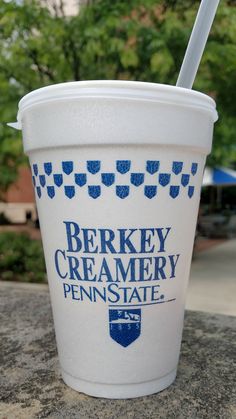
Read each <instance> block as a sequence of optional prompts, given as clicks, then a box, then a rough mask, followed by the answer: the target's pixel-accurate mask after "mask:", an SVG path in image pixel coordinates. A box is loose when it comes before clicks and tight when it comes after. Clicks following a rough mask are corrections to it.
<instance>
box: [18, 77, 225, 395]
mask: <svg viewBox="0 0 236 419" xmlns="http://www.w3.org/2000/svg"><path fill="white" fill-rule="evenodd" d="M18 115H19V116H18V120H19V124H21V125H22V130H23V139H24V149H25V152H26V153H27V154H28V156H29V159H30V164H31V168H32V179H33V184H34V188H35V195H36V201H37V208H38V213H39V219H40V226H41V231H42V238H43V246H44V253H45V259H46V265H47V273H48V281H49V287H50V295H51V302H52V309H53V317H54V322H55V330H56V340H57V347H58V353H59V360H60V365H61V371H62V377H63V379H64V381H65V382H66V383H67V384H68V385H69V386H71V387H72V388H74V389H76V390H78V391H81V392H84V393H87V394H90V395H93V396H101V397H108V398H130V397H137V396H143V395H147V394H151V393H155V392H158V391H161V390H163V389H164V388H166V387H167V386H169V385H170V384H171V383H172V382H173V381H174V379H175V376H176V370H177V364H178V358H179V352H180V344H181V335H182V327H183V317H184V304H185V295H186V287H187V283H188V276H189V269H190V262H191V255H192V248H193V239H194V232H195V226H196V219H197V213H198V206H199V197H200V190H201V182H202V176H203V168H204V163H205V158H206V155H207V154H208V153H209V152H210V149H211V142H212V132H213V124H214V121H216V119H217V113H216V110H215V103H214V101H213V100H212V99H211V98H209V97H208V96H206V95H203V94H201V93H198V92H195V91H191V90H187V89H182V88H177V87H173V86H166V85H158V84H151V83H141V82H124V81H91V82H73V83H64V84H59V85H55V86H50V87H45V88H42V89H39V90H36V91H34V92H32V93H29V94H28V95H26V96H25V97H24V98H23V99H22V100H21V101H20V104H19V114H18ZM46 350H47V348H45V351H46Z"/></svg>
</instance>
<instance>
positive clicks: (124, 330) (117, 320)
mask: <svg viewBox="0 0 236 419" xmlns="http://www.w3.org/2000/svg"><path fill="white" fill-rule="evenodd" d="M109 329H110V336H111V338H112V339H113V340H114V341H115V342H117V343H119V344H120V345H121V346H123V347H124V348H126V347H127V346H129V345H130V344H131V343H133V342H134V341H135V340H136V339H137V338H138V337H139V336H140V333H141V309H140V308H139V309H136V308H135V309H129V308H125V309H109Z"/></svg>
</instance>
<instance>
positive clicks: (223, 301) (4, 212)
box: [0, 0, 236, 315]
mask: <svg viewBox="0 0 236 419" xmlns="http://www.w3.org/2000/svg"><path fill="white" fill-rule="evenodd" d="M199 4H200V2H199V1H190V0H178V1H175V0H170V1H158V0H142V1H139V0H129V1H126V0H88V1H85V0H84V1H75V0H64V1H63V0H27V1H24V0H15V1H10V0H5V1H4V0H0V121H1V122H2V123H1V124H0V279H1V280H5V281H6V280H7V281H12V280H13V281H24V282H45V283H46V281H47V279H46V274H45V265H44V258H43V251H42V244H41V236H40V229H39V223H38V217H37V211H36V206H35V200H34V194H33V189H32V185H31V173H30V170H29V167H28V162H27V159H26V157H25V156H24V155H23V151H22V142H21V132H20V131H15V130H13V129H10V128H9V127H7V125H6V122H10V121H15V119H16V114H17V104H18V101H19V99H20V98H21V97H22V96H23V95H25V94H26V93H28V92H30V91H31V90H34V89H37V88H39V87H42V86H46V85H50V84H54V83H60V82H64V81H72V80H93V79H117V80H141V81H148V82H157V83H168V84H175V82H176V80H177V75H178V72H179V69H180V66H181V63H182V60H183V56H184V52H185V49H186V46H187V42H188V39H189V36H190V32H191V29H192V26H193V22H194V19H195V17H196V13H197V9H198V7H199ZM194 89H195V90H199V91H202V92H204V93H206V94H208V95H210V96H212V97H213V98H214V99H215V100H216V102H217V109H218V112H219V121H218V122H217V124H216V126H215V132H214V142H213V151H212V154H211V156H210V157H209V158H208V160H207V166H206V170H205V174H204V180H203V187H202V197H201V205H200V210H199V217H198V223H197V230H196V237H195V244H194V252H193V263H192V271H191V280H190V286H189V292H188V299H187V307H188V308H192V309H199V310H204V311H212V312H221V313H223V314H232V315H236V304H235V297H234V296H235V295H236V262H235V261H236V142H235V136H236V1H235V0H231V1H226V0H221V2H220V6H219V8H218V12H217V16H216V19H215V21H214V24H213V28H212V30H211V34H210V37H209V40H208V43H207V47H206V49H205V52H204V55H203V59H202V61H201V65H200V69H199V71H198V75H197V78H196V81H195V83H194Z"/></svg>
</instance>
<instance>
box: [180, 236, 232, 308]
mask: <svg viewBox="0 0 236 419" xmlns="http://www.w3.org/2000/svg"><path fill="white" fill-rule="evenodd" d="M186 307H187V309H191V310H201V311H206V312H212V313H220V314H227V315H232V316H236V239H233V240H229V241H226V242H224V243H221V244H219V245H217V246H215V247H213V248H211V249H209V250H206V251H204V252H199V253H197V254H196V255H195V257H194V259H193V262H192V267H191V274H190V282H189V287H188V294H187V304H186Z"/></svg>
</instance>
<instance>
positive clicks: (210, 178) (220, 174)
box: [202, 167, 236, 207]
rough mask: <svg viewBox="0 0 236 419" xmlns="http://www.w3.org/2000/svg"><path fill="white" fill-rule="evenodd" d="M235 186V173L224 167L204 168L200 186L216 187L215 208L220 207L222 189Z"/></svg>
mask: <svg viewBox="0 0 236 419" xmlns="http://www.w3.org/2000/svg"><path fill="white" fill-rule="evenodd" d="M234 185H236V171H235V170H232V169H227V168H225V167H215V168H210V167H206V168H205V171H204V176H203V182H202V186H216V188H217V206H218V207H220V206H221V200H222V187H223V186H234Z"/></svg>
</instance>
